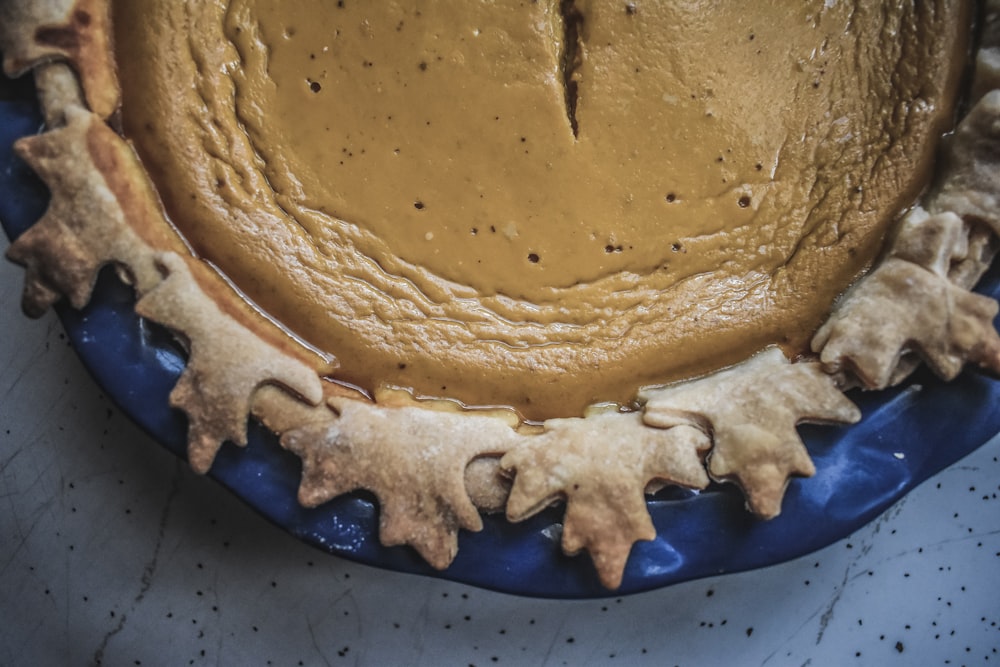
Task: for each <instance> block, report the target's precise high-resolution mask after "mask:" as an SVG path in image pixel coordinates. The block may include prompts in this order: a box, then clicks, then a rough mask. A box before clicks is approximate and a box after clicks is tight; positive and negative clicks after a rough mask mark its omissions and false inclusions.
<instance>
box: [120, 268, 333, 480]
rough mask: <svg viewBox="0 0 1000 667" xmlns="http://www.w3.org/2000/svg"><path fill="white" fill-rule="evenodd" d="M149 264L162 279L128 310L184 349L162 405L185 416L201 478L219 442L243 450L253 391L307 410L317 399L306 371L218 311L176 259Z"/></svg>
mask: <svg viewBox="0 0 1000 667" xmlns="http://www.w3.org/2000/svg"><path fill="white" fill-rule="evenodd" d="M193 261H197V260H193ZM157 262H158V263H159V264H160V265H161V266H162V267H163V269H164V270H165V272H166V276H165V278H164V279H163V280H162V281H161V282H160V284H159V285H157V286H156V287H155V288H154V289H152V290H150V291H149V293H147V294H146V295H145V296H144V297H143V298H142V299H140V300H139V302H138V303H136V312H137V313H139V314H140V315H142V316H143V317H146V318H149V319H150V320H152V321H154V322H157V323H159V324H162V325H163V326H165V327H167V328H168V329H170V330H172V331H175V332H178V333H179V334H181V336H182V337H183V338H184V340H185V341H186V342H187V344H188V346H189V348H190V349H189V353H190V354H189V358H188V362H187V365H186V367H185V369H184V372H183V373H182V374H181V377H180V380H179V381H178V382H177V385H176V386H175V387H174V390H173V391H172V392H171V393H170V404H171V405H172V406H174V407H177V408H180V409H182V410H184V412H185V413H187V416H188V459H189V460H190V463H191V467H192V468H194V470H196V471H197V472H199V473H205V472H207V471H208V469H209V468H210V467H211V466H212V462H213V461H214V460H215V455H216V454H217V453H218V451H219V449H220V448H221V447H222V443H223V442H224V441H230V442H233V443H234V444H236V445H239V446H245V445H246V439H247V432H246V426H247V418H248V416H249V413H250V408H251V405H252V403H253V397H254V393H255V392H256V390H257V389H258V388H259V387H261V386H263V385H265V384H277V385H281V386H283V387H285V388H287V389H290V390H291V391H293V392H294V393H296V394H298V395H299V396H301V397H302V398H304V399H305V400H306V401H309V402H311V403H313V404H315V403H317V402H319V401H320V400H322V398H323V387H322V383H321V381H320V379H319V376H318V375H317V374H316V370H315V369H314V368H311V367H310V366H309V365H308V364H306V363H303V362H302V361H300V360H297V359H295V358H294V357H291V356H290V355H288V354H287V353H286V352H284V351H282V350H280V349H278V348H276V347H274V346H272V345H270V344H269V343H268V342H266V341H265V339H263V338H262V337H261V336H259V335H258V334H257V333H255V332H254V331H252V330H251V329H248V328H246V327H245V326H243V325H242V324H241V323H240V322H238V321H237V320H235V319H234V318H233V317H231V316H230V315H229V314H227V313H224V312H223V311H222V310H221V309H220V308H219V306H218V305H217V304H216V302H215V301H214V300H213V299H212V298H211V296H209V294H208V293H207V292H206V290H204V289H203V287H202V285H201V284H200V283H199V282H198V280H196V278H195V277H194V275H193V274H192V271H191V268H189V266H188V264H187V262H186V261H185V260H184V259H183V258H182V257H181V256H180V255H177V254H175V253H161V254H159V255H157ZM222 365H225V369H223V368H222ZM223 370H225V372H223Z"/></svg>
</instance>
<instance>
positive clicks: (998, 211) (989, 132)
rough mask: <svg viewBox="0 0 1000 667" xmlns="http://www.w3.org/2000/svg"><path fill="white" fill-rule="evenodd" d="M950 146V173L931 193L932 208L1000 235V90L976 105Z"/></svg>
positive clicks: (947, 163)
mask: <svg viewBox="0 0 1000 667" xmlns="http://www.w3.org/2000/svg"><path fill="white" fill-rule="evenodd" d="M946 146H947V150H946V151H945V159H944V166H943V167H942V173H944V174H946V176H945V178H944V180H943V182H942V183H941V185H940V187H939V188H938V189H937V191H936V192H935V193H934V194H933V196H932V197H931V201H930V202H929V205H928V207H929V209H930V211H931V212H932V213H938V212H944V211H951V212H953V213H956V214H958V215H959V216H961V217H962V218H963V219H964V220H969V221H973V220H974V221H980V222H983V223H985V224H988V225H989V226H990V227H991V228H992V229H993V233H994V234H998V235H1000V177H998V176H997V175H998V174H1000V90H994V91H992V92H990V93H987V94H986V95H985V96H983V98H982V99H981V100H979V102H977V103H976V105H975V106H974V107H972V110H971V111H970V112H969V114H968V115H967V116H966V117H965V118H964V119H963V120H962V122H961V123H959V124H958V128H957V129H956V130H955V133H954V134H952V135H951V136H950V137H949V138H948V142H947V144H946Z"/></svg>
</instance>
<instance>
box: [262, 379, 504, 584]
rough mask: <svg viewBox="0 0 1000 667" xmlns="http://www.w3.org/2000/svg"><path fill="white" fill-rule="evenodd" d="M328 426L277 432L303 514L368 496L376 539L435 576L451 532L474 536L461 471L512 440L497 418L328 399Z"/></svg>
mask: <svg viewBox="0 0 1000 667" xmlns="http://www.w3.org/2000/svg"><path fill="white" fill-rule="evenodd" d="M329 405H330V406H331V407H332V408H333V409H334V410H335V411H336V413H337V415H336V416H333V415H332V416H331V418H330V419H324V420H320V421H316V422H313V423H310V424H306V425H304V426H301V427H299V428H295V429H292V430H289V431H287V432H285V433H284V434H283V435H282V437H281V444H282V446H283V447H284V448H285V449H288V450H290V451H292V452H294V453H295V454H296V455H298V457H299V458H301V459H302V466H303V470H302V483H301V486H300V487H299V502H300V503H302V504H303V505H305V506H306V507H314V506H316V505H320V504H322V503H324V502H326V501H328V500H331V499H332V498H334V497H336V496H339V495H341V494H344V493H349V492H351V491H355V490H358V489H366V490H369V491H371V492H372V493H374V494H375V496H376V497H377V498H378V501H379V506H380V515H379V536H380V539H381V541H382V543H383V544H385V545H387V546H392V545H400V544H408V545H410V546H412V547H413V548H414V549H416V550H417V551H418V552H419V553H420V555H421V556H423V558H424V559H425V560H426V561H427V562H428V563H430V564H431V565H432V566H433V567H435V568H437V569H444V568H445V567H447V566H448V565H449V564H450V563H451V561H452V560H453V559H454V558H455V554H456V553H457V552H458V531H459V529H465V530H469V531H479V530H482V527H483V523H482V518H481V517H480V515H479V511H478V510H477V509H476V507H475V505H473V503H472V500H471V499H470V498H469V496H468V493H467V491H466V488H465V469H466V466H468V464H469V463H470V462H471V461H472V460H473V459H475V458H476V457H479V456H484V455H488V454H500V453H503V452H505V451H507V450H508V449H509V448H510V447H511V446H513V445H514V444H515V443H516V442H517V440H518V439H519V438H521V437H522V436H519V435H518V434H517V433H516V432H515V431H514V429H512V428H511V427H510V425H509V424H508V423H507V422H506V421H505V420H503V419H498V418H495V417H491V416H480V415H476V414H474V413H469V412H464V413H458V412H455V413H451V412H443V411H437V410H430V409H425V408H419V407H386V406H377V405H373V404H370V403H366V402H363V401H359V400H356V399H348V398H334V399H331V400H330V401H329Z"/></svg>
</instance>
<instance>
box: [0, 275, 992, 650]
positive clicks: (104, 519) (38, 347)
mask: <svg viewBox="0 0 1000 667" xmlns="http://www.w3.org/2000/svg"><path fill="white" fill-rule="evenodd" d="M20 289H21V275H20V270H19V269H17V268H16V267H13V266H11V265H9V264H6V263H3V265H2V266H0V331H2V334H3V341H4V343H3V346H2V350H0V591H2V595H0V619H3V622H2V623H0V665H56V664H64V665H90V664H102V665H168V664H169V665H186V664H190V665H203V664H206V665H390V664H415V665H416V664H419V665H476V666H484V665H493V664H516V665H606V664H610V665H614V664H622V665H643V664H648V665H657V666H660V665H717V664H734V665H879V666H882V665H893V664H898V665H914V664H919V665H956V666H958V665H969V666H971V665H988V664H998V665H1000V654H998V648H1000V625H998V624H1000V499H998V492H1000V439H994V440H993V441H991V442H990V443H989V444H987V445H986V446H984V447H983V448H981V449H980V450H978V451H977V452H976V453H974V454H973V455H971V456H969V457H968V458H966V459H965V460H963V461H961V462H959V463H958V464H957V465H955V466H952V467H951V468H949V469H947V470H945V471H944V472H942V473H941V474H939V475H938V476H936V477H934V478H932V479H931V480H930V481H928V482H926V483H925V484H924V485H923V486H921V487H920V488H919V489H917V490H916V491H915V492H914V493H911V494H910V495H909V496H907V497H906V498H904V499H903V501H901V502H900V503H899V504H897V505H896V506H895V507H894V508H892V509H891V510H890V511H889V512H887V513H886V514H885V515H883V516H882V517H881V518H879V519H878V520H876V521H875V522H874V523H872V524H871V525H869V526H867V527H865V528H863V529H861V530H860V531H858V532H857V533H855V534H854V535H852V536H851V537H849V538H848V539H846V540H843V541H841V542H838V543H836V544H834V545H832V546H830V547H828V548H826V549H824V550H822V551H820V552H817V553H815V554H812V555H809V556H806V557H804V558H800V559H797V560H794V561H791V562H789V563H785V564H782V565H778V566H775V567H770V568H767V569H764V570H758V571H755V572H748V573H744V574H738V575H729V576H724V577H719V578H714V579H704V580H700V581H695V582H691V583H687V584H682V585H678V586H674V587H671V588H667V589H664V590H659V591H654V592H651V593H645V594H641V595H635V596H631V597H625V598H611V599H607V600H596V601H583V602H565V601H547V600H533V599H523V598H517V597H512V596H507V595H501V594H497V593H491V592H488V591H483V590H479V589H475V588H470V587H467V586H463V585H459V584H451V583H447V582H442V581H437V580H432V579H428V578H423V577H417V576H413V575H404V574H396V573H392V572H385V571H381V570H376V569H373V568H369V567H365V566H360V565H355V564H352V563H349V562H347V561H344V560H341V559H338V558H335V557H332V556H328V555H326V554H324V553H321V552H319V551H316V550H315V549H313V548H311V547H308V546H306V545H304V544H301V543H299V542H298V541H296V540H295V539H293V538H292V537H290V536H288V535H286V534H285V533H284V532H282V531H281V530H280V529H278V528H275V527H274V526H272V525H271V524H269V523H268V522H266V521H265V520H263V519H261V518H259V517H258V516H257V515H256V514H255V513H253V512H252V511H251V510H249V509H248V508H246V507H245V506H244V505H243V504H242V503H241V501H240V500H238V499H237V498H235V497H233V496H232V495H231V494H230V493H229V492H228V491H225V490H224V489H222V488H221V487H219V486H217V485H216V484H215V483H214V482H213V481H211V480H210V479H205V478H201V477H198V476H197V475H194V474H193V473H191V472H190V471H189V470H188V468H187V466H186V464H185V463H182V462H180V461H178V460H177V459H176V458H175V457H173V456H172V455H171V454H169V453H168V452H167V451H166V450H164V449H162V448H161V447H160V446H159V445H157V444H156V443H155V442H153V441H151V440H150V439H149V438H148V437H147V436H146V435H144V434H143V433H142V432H140V431H139V429H138V428H136V427H135V426H134V425H133V424H132V423H131V422H130V421H129V419H128V418H127V417H126V416H124V415H122V414H120V413H119V411H118V410H117V409H116V408H115V407H114V406H113V405H112V404H111V403H110V401H108V400H107V399H106V398H104V397H103V395H102V393H101V391H100V389H99V388H98V387H96V386H95V385H94V383H93V382H92V381H91V380H90V378H89V377H88V376H87V374H86V372H85V371H84V370H83V369H82V367H81V365H80V363H79V362H78V361H77V359H76V357H75V355H74V353H73V351H72V350H71V349H70V348H69V347H68V345H67V344H66V342H65V339H64V337H63V335H62V330H61V327H60V325H59V323H58V320H57V319H56V318H55V317H54V316H51V315H50V316H47V317H45V318H43V319H42V320H40V321H30V320H27V319H26V318H24V317H23V316H22V315H21V313H20V310H19V307H18V302H19V299H20Z"/></svg>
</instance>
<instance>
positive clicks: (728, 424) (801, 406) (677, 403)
mask: <svg viewBox="0 0 1000 667" xmlns="http://www.w3.org/2000/svg"><path fill="white" fill-rule="evenodd" d="M640 400H643V401H645V409H644V411H643V419H644V421H645V422H646V423H647V424H649V425H651V426H658V427H661V428H669V427H673V426H678V425H682V424H688V425H692V426H698V427H700V428H701V429H703V430H704V431H705V432H706V433H708V434H710V435H711V438H712V443H713V448H712V451H711V453H710V454H709V459H708V464H709V465H708V471H709V474H710V475H711V476H712V477H713V478H714V479H717V480H720V481H732V482H736V483H737V484H738V485H739V486H740V487H741V488H742V489H743V492H744V493H745V494H746V498H747V505H748V507H749V509H750V511H752V512H753V513H754V514H756V515H757V516H760V517H762V518H767V519H770V518H773V517H775V516H777V515H778V514H779V513H780V512H781V500H782V497H783V496H784V493H785V488H786V487H787V485H788V481H789V480H790V479H791V478H792V477H795V476H804V477H809V476H811V475H813V474H814V473H815V470H816V469H815V466H814V465H813V463H812V459H810V458H809V453H808V451H806V447H805V445H804V444H803V442H802V439H801V438H800V437H799V434H798V432H797V431H796V429H795V427H796V425H797V424H799V423H801V422H806V421H819V422H847V423H853V422H856V421H858V420H859V419H860V418H861V415H860V413H859V411H858V409H857V407H855V406H854V404H853V403H851V401H849V400H848V399H847V397H846V396H844V394H843V393H841V392H840V390H839V389H838V388H837V386H836V385H835V384H834V381H833V379H832V378H831V377H830V376H828V375H827V374H825V373H824V372H823V370H822V367H821V366H820V364H817V363H796V364H792V363H789V362H788V360H787V359H786V358H785V356H784V354H782V353H781V351H780V350H778V349H777V348H769V349H768V350H765V351H764V352H761V353H760V354H758V355H757V356H755V357H753V358H751V359H749V360H748V361H746V362H744V363H742V364H740V365H738V366H735V367H733V368H731V369H728V370H724V371H720V372H718V373H715V374H713V375H710V376H708V377H705V378H701V379H698V380H691V381H688V382H683V383H680V384H677V385H672V386H669V387H666V388H663V389H650V390H646V391H643V392H641V393H640Z"/></svg>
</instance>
